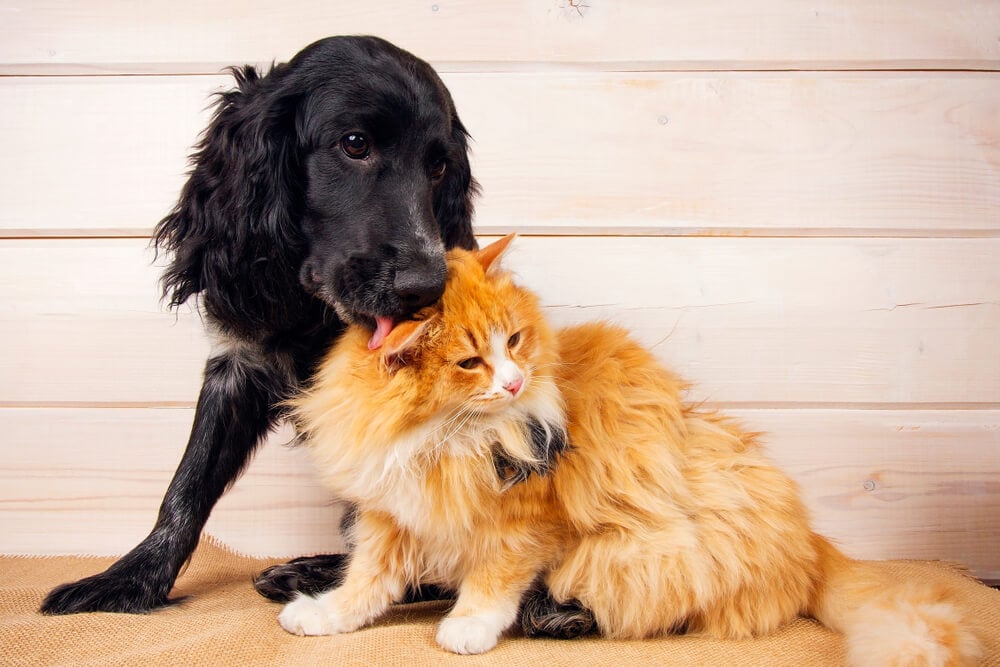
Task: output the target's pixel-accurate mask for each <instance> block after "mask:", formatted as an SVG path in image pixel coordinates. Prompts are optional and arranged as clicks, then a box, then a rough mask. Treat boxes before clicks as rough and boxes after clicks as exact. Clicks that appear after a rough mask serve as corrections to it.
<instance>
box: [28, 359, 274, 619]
mask: <svg viewBox="0 0 1000 667" xmlns="http://www.w3.org/2000/svg"><path fill="white" fill-rule="evenodd" d="M263 360H264V357H261V356H254V355H250V354H247V353H246V351H245V350H244V351H243V353H242V354H234V353H227V354H223V355H220V356H216V357H213V358H211V359H209V361H208V363H207V365H206V368H205V378H204V383H203V385H202V388H201V393H200V395H199V397H198V405H197V408H196V410H195V416H194V425H193V427H192V429H191V436H190V438H189V440H188V444H187V448H186V449H185V451H184V455H183V457H182V458H181V462H180V465H179V466H178V467H177V471H176V472H175V473H174V477H173V479H172V480H171V482H170V485H169V487H168V488H167V492H166V495H165V496H164V498H163V503H162V504H161V505H160V512H159V517H158V518H157V521H156V525H155V526H154V528H153V530H152V532H151V533H150V534H149V536H147V537H146V539H144V540H143V541H142V542H141V543H140V544H139V545H138V546H136V547H135V548H134V549H132V551H130V552H129V553H128V554H126V555H125V556H123V557H122V558H121V559H120V560H118V561H117V562H116V563H114V564H113V565H112V566H111V567H110V568H108V569H107V570H106V571H105V572H102V573H100V574H97V575H94V576H91V577H88V578H86V579H82V580H80V581H77V582H74V583H69V584H63V585H62V586H59V587H58V588H56V589H54V590H53V591H52V592H51V593H49V595H48V597H46V599H45V601H44V602H43V604H42V608H41V611H42V612H43V613H46V614H71V613H76V612H84V611H111V612H126V613H142V612H147V611H150V610H152V609H155V608H157V607H162V606H165V605H167V604H170V603H171V601H170V600H169V599H168V594H169V593H170V589H171V588H172V587H173V585H174V580H175V579H176V578H177V573H178V572H179V571H180V568H181V566H182V565H183V564H184V562H185V561H186V560H187V559H188V558H189V557H190V555H191V553H192V552H193V551H194V548H195V546H197V544H198V538H199V536H200V534H201V529H202V528H203V527H204V525H205V522H206V521H207V520H208V515H209V513H210V512H211V511H212V507H214V506H215V503H216V501H217V500H218V499H219V498H220V497H221V496H222V494H223V492H224V491H225V490H226V488H227V487H228V486H229V485H230V484H231V483H232V482H233V481H234V480H235V479H236V478H237V477H238V476H239V474H240V472H241V471H242V470H243V467H244V466H245V465H246V463H247V462H248V461H249V460H250V455H251V454H252V453H253V451H254V449H255V447H256V445H257V443H258V442H259V441H260V439H261V438H262V437H263V436H264V435H265V434H266V433H267V431H268V429H269V427H270V426H271V424H272V422H273V420H274V419H275V418H276V415H277V410H276V408H275V407H274V406H275V403H276V402H277V401H278V400H279V397H281V396H282V395H283V394H284V393H285V392H286V390H287V388H288V386H289V384H290V383H291V382H292V380H291V378H289V377H287V376H285V375H283V374H281V373H279V372H276V371H275V369H276V368H281V365H279V364H277V363H264V361H263Z"/></svg>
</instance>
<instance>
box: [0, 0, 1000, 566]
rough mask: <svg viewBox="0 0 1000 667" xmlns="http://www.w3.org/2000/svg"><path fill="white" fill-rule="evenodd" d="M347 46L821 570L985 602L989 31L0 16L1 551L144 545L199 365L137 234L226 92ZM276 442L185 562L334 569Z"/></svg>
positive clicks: (312, 501) (557, 312)
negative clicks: (913, 575) (649, 361)
mask: <svg viewBox="0 0 1000 667" xmlns="http://www.w3.org/2000/svg"><path fill="white" fill-rule="evenodd" d="M337 33H374V34H379V35H382V36H384V37H387V38H389V39H391V40H393V41H395V42H397V43H398V44H399V45H401V46H403V47H404V48H408V49H410V50H412V51H414V52H415V53H417V54H418V55H420V56H422V57H424V58H426V59H428V60H430V61H431V62H432V63H433V64H434V65H435V66H436V67H437V68H438V69H439V71H441V72H442V76H443V77H444V79H445V81H446V83H447V84H448V85H449V87H450V88H451V90H452V92H453V95H454V97H455V99H456V103H457V105H458V108H459V112H460V114H461V116H462V118H463V120H464V122H465V124H466V125H467V126H468V128H469V129H470V131H471V132H472V134H473V137H474V140H475V142H474V145H473V150H474V156H473V157H474V167H475V171H476V175H477V177H478V178H479V180H480V181H481V182H482V185H483V197H482V198H481V200H480V203H479V207H478V210H479V214H478V217H477V228H478V230H479V232H480V233H481V234H483V235H493V234H498V233H504V232H507V231H510V230H517V231H519V232H521V233H522V234H523V235H524V238H522V239H521V240H520V241H519V242H518V245H517V246H516V249H515V252H514V254H513V256H512V263H513V265H514V267H515V268H516V269H517V271H518V273H519V274H520V275H521V277H522V279H523V280H524V282H526V283H527V284H528V285H530V286H532V287H534V288H536V289H537V290H538V291H539V292H541V294H542V295H543V297H544V301H545V303H546V304H547V306H548V309H549V312H550V314H551V316H552V318H553V319H554V320H556V321H557V322H564V323H569V322H578V321H582V320H586V319H594V318H605V319H610V320H614V321H617V322H619V323H621V324H624V325H626V326H628V327H630V328H632V329H633V330H634V331H635V332H636V334H637V335H638V336H639V337H640V338H641V339H642V340H643V341H644V342H646V343H647V344H648V345H650V346H652V347H654V348H655V350H656V352H657V353H658V354H659V355H660V356H661V358H662V359H663V360H664V361H665V362H667V363H669V364H671V365H673V366H674V367H676V368H678V369H679V370H680V371H681V372H683V373H684V374H686V375H687V376H688V377H689V378H690V379H691V380H693V381H694V382H695V383H696V385H695V388H694V389H693V390H692V399H694V400H703V401H706V402H707V403H709V404H710V405H712V406H715V407H720V408H723V409H725V410H728V411H730V412H732V413H734V414H736V415H738V416H739V417H741V418H742V419H744V420H745V421H746V422H747V423H748V424H749V425H750V426H752V427H753V428H757V429H762V430H766V431H768V432H769V433H770V436H769V437H768V442H769V445H770V449H771V451H772V453H773V455H774V457H775V459H776V460H777V461H778V462H779V463H780V464H781V465H782V466H784V467H785V468H786V469H787V470H789V471H790V472H791V473H792V474H793V475H794V476H795V477H796V478H797V479H798V480H799V481H800V483H801V484H802V488H803V493H804V494H805V496H806V498H807V500H808V503H809V506H810V508H811V510H812V512H813V515H814V518H815V522H816V524H817V526H818V527H819V529H820V530H822V531H823V532H825V533H826V534H828V535H829V536H831V537H833V538H834V539H836V540H837V541H838V542H839V543H840V545H841V546H842V547H843V548H844V549H845V550H846V551H847V552H848V553H850V554H852V555H855V556H858V557H865V558H924V559H952V560H960V561H963V562H965V563H967V564H968V565H969V566H970V567H972V568H973V570H974V571H975V572H976V573H977V574H979V575H980V576H982V577H985V578H988V579H1000V2H998V1H997V0H980V1H976V0H950V1H948V2H944V1H941V0H905V1H904V0H840V1H832V0H818V1H817V2H812V3H802V2H798V1H797V0H719V1H718V2H711V3H708V2H659V1H655V0H647V1H645V2H643V1H640V0H615V1H613V2H612V1H610V0H522V1H520V2H504V3H501V2H481V1H480V2H471V1H460V0H456V1H449V0H428V1H427V2H424V3H414V2H403V1H396V2H383V3H369V2H361V1H357V0H355V1H354V2H349V1H344V2H311V1H308V0H290V1H289V2H286V3H284V4H282V5H280V7H279V5H277V4H275V3H273V2H263V1H261V0H250V1H247V2H239V3H237V2H232V1H225V2H212V3H202V2H193V1H192V0H181V1H172V2H165V1H157V2H145V3H138V4H137V3H132V2H124V1H121V0H114V1H110V0H109V1H105V2H90V3H78V2H70V1H68V0H67V1H64V2H56V1H50V2H33V3H23V2H12V1H9V0H0V551H2V552H7V553H30V554H57V553H93V554H119V553H123V552H125V551H127V550H128V549H129V548H131V547H132V546H133V545H134V544H135V543H136V542H138V540H140V539H141V538H142V537H143V536H144V535H145V534H146V532H147V531H148V530H149V529H150V528H151V526H152V524H153V520H154V517H155V512H156V508H157V506H158V504H159V501H160V498H161V497H162V494H163V491H164V490H165V488H166V484H167V481H168V479H169V477H170V475H171V473H172V471H173V469H174V466H175V465H176V464H177V461H178V460H179V458H180V453H181V451H182V449H183V447H184V444H185V441H186V437H187V431H188V429H189V427H190V423H191V418H192V414H193V404H194V400H195V396H196V393H197V390H198V387H199V384H200V374H201V368H202V364H203V362H204V359H205V356H206V353H207V350H208V345H207V342H206V340H205V337H204V335H203V333H202V329H201V322H200V321H199V318H198V316H197V314H196V313H194V312H192V311H190V310H188V309H181V310H180V311H179V312H178V313H169V312H167V311H165V309H164V308H163V307H162V306H161V304H160V303H159V300H158V284H157V280H158V276H159V271H160V267H158V266H155V265H154V264H153V254H152V252H151V250H150V248H149V238H148V235H149V232H150V230H151V228H152V226H153V225H154V224H155V223H156V221H157V220H158V219H159V218H160V217H162V216H163V215H164V214H165V213H166V212H167V211H168V210H169V209H170V207H171V206H172V204H173V202H174V200H175V198H176V196H177V192H178V190H179V188H180V186H181V184H182V183H183V180H184V172H185V170H186V156H187V154H188V152H189V149H190V146H191V145H192V144H193V143H194V141H195V140H196V138H197V136H198V133H199V132H200V130H201V129H202V127H203V126H204V124H205V122H206V121H207V119H208V117H209V113H210V111H209V109H208V107H207V105H208V103H209V96H210V94H211V93H212V92H214V91H218V90H220V89H224V88H226V87H228V86H229V80H228V78H227V77H225V76H223V75H221V74H220V70H221V69H222V68H223V67H225V66H227V65H231V64H241V63H244V62H249V63H260V64H266V63H270V62H271V61H272V60H279V61H280V60H284V59H287V58H288V57H290V56H291V55H293V54H294V53H295V52H296V51H297V50H298V49H299V48H301V47H302V46H304V45H305V44H307V43H309V42H310V41H312V40H314V39H316V38H319V37H322V36H325V35H328V34H337ZM290 437H291V436H290V433H289V432H288V430H287V428H283V429H280V430H279V431H278V432H277V433H275V434H274V435H273V437H272V438H271V439H270V442H269V443H268V444H267V445H266V446H265V447H264V448H263V449H262V450H261V452H260V454H259V456H258V457H257V460H256V461H255V463H254V464H253V465H252V466H251V468H250V470H249V472H248V473H247V475H246V476H244V478H243V479H242V480H240V481H239V482H238V483H237V484H236V486H235V487H234V488H233V489H232V491H231V492H230V493H229V494H228V495H227V496H226V497H225V498H224V499H223V500H222V502H221V503H220V505H219V507H218V508H217V510H216V511H215V513H214V514H213V516H212V518H211V520H210V522H209V525H208V530H209V532H211V533H212V534H214V535H215V536H217V537H218V538H220V539H222V540H223V541H224V542H226V543H227V544H229V545H231V546H233V547H234V548H236V549H238V550H240V551H243V552H247V553H251V554H259V555H282V556H293V555H300V554H304V553H308V552H315V551H320V550H327V549H336V548H340V547H341V546H342V545H341V541H340V538H339V536H338V535H337V534H336V525H337V520H338V517H339V513H340V509H339V506H338V505H337V504H336V503H335V502H333V501H332V499H330V498H329V497H328V495H327V494H326V493H325V492H324V491H323V490H322V489H321V488H320V487H319V486H318V485H317V484H316V482H315V481H314V478H313V475H312V474H311V472H310V470H309V468H308V465H307V464H306V462H305V460H304V457H303V455H302V454H303V453H302V452H301V451H298V450H292V449H288V448H286V447H282V443H284V442H287V441H288V440H289V439H290Z"/></svg>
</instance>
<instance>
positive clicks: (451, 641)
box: [437, 616, 501, 654]
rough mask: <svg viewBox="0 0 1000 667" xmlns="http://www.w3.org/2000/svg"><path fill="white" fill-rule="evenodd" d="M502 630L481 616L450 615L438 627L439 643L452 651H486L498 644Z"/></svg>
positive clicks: (465, 652) (467, 652)
mask: <svg viewBox="0 0 1000 667" xmlns="http://www.w3.org/2000/svg"><path fill="white" fill-rule="evenodd" d="M500 632H501V630H500V629H498V628H497V627H496V624H495V623H491V622H490V621H488V620H485V619H483V618H481V617H479V616H458V617H454V618H452V617H448V618H445V619H444V620H443V621H441V625H440V626H439V627H438V633H437V643H438V645H440V646H441V648H443V649H445V650H447V651H451V652H452V653H463V654H472V653H486V652H487V651H489V650H490V649H491V648H493V647H494V646H496V645H497V640H498V639H499V638H500Z"/></svg>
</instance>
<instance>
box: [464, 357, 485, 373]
mask: <svg viewBox="0 0 1000 667" xmlns="http://www.w3.org/2000/svg"><path fill="white" fill-rule="evenodd" d="M481 363H483V360H482V359H480V358H479V357H469V358H468V359H462V360H461V361H460V362H458V367H459V368H464V369H465V370H467V371H471V370H472V369H473V368H476V367H478V366H479V364H481Z"/></svg>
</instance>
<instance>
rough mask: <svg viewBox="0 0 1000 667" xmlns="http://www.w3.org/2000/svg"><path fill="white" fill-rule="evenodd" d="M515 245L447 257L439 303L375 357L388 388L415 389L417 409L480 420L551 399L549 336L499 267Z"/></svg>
mask: <svg viewBox="0 0 1000 667" xmlns="http://www.w3.org/2000/svg"><path fill="white" fill-rule="evenodd" d="M513 239H514V236H513V235H510V236H507V237H505V238H503V239H501V240H499V241H496V242H495V243H493V244H491V245H489V246H487V247H486V248H483V249H482V250H479V251H471V252H470V251H466V250H453V251H451V252H449V254H448V277H447V282H446V286H445V291H444V295H443V296H442V297H441V299H440V301H438V303H437V304H435V305H433V306H430V307H428V308H425V309H423V310H422V311H420V312H419V313H417V315H416V317H415V319H413V320H408V321H405V322H401V323H399V324H397V325H396V326H395V327H394V328H393V329H392V331H391V332H389V333H388V335H386V337H385V340H384V342H383V343H382V345H381V347H380V349H379V350H378V354H379V355H380V363H381V364H382V365H383V368H384V371H385V372H386V373H388V374H389V375H390V376H393V377H392V380H391V382H405V383H412V384H413V385H414V386H416V387H419V395H420V402H421V404H422V406H423V407H425V408H427V409H429V410H431V411H434V412H439V411H442V410H453V409H458V407H459V406H461V407H462V411H463V412H468V413H470V414H479V415H484V414H489V413H493V412H498V411H501V410H503V409H505V408H507V407H509V406H511V405H517V404H519V403H523V404H524V405H525V407H526V408H530V405H529V404H531V403H533V402H535V400H536V399H537V398H539V396H538V394H539V393H542V392H544V393H547V394H550V393H552V392H553V391H554V390H553V385H552V379H551V370H552V366H553V364H554V362H555V359H556V355H557V350H556V349H555V340H554V336H553V333H552V330H551V329H550V327H549V326H548V324H547V323H546V322H545V319H544V317H543V315H542V311H541V308H540V307H539V303H538V298H537V297H536V296H535V295H534V294H533V293H531V292H530V291H528V290H525V289H523V288H521V287H519V286H518V285H517V284H515V283H514V281H513V280H512V278H511V275H510V274H509V273H508V272H507V271H505V270H504V269H503V268H502V267H501V258H502V256H503V254H504V252H505V251H506V250H507V248H508V247H509V246H510V243H511V241H513ZM529 411H530V410H529Z"/></svg>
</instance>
